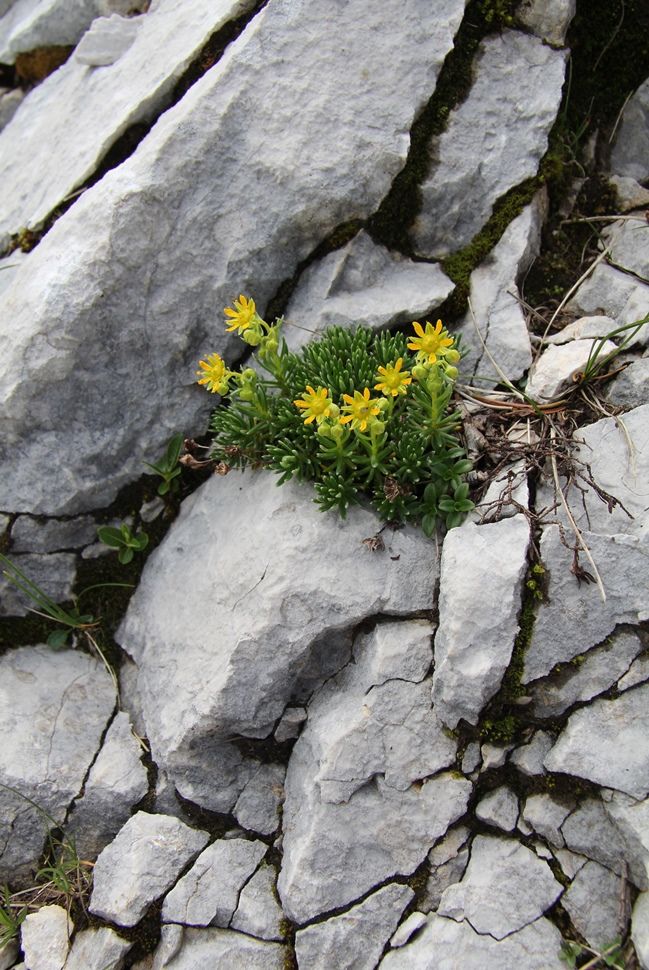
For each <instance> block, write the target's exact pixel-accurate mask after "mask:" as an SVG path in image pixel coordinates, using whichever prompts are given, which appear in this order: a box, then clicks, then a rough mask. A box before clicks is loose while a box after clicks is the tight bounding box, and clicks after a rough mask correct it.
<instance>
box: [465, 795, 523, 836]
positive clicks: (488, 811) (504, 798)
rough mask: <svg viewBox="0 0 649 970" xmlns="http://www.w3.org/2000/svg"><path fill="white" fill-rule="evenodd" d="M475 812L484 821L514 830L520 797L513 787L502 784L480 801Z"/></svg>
mask: <svg viewBox="0 0 649 970" xmlns="http://www.w3.org/2000/svg"><path fill="white" fill-rule="evenodd" d="M475 813H476V816H477V818H479V819H480V820H481V821H482V822H487V824H489V825H494V826H495V827H496V828H499V829H502V830H503V832H512V831H513V830H514V829H515V827H516V821H517V819H518V799H517V798H516V795H515V794H514V792H513V791H512V790H511V788H508V787H507V785H501V786H500V787H499V788H494V790H493V791H490V792H489V794H488V795H485V797H484V798H482V799H481V800H480V801H479V802H478V804H477V805H476V809H475Z"/></svg>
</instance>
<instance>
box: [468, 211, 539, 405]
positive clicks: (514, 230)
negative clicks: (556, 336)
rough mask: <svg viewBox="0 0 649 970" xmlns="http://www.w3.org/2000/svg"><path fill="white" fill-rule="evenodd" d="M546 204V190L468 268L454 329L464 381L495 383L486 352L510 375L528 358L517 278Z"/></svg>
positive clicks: (530, 254)
mask: <svg viewBox="0 0 649 970" xmlns="http://www.w3.org/2000/svg"><path fill="white" fill-rule="evenodd" d="M546 206H547V197H546V195H545V192H540V193H538V194H537V195H536V196H535V198H534V200H533V202H532V203H531V204H530V205H528V206H526V208H525V209H523V211H522V212H521V214H520V215H519V216H517V217H516V218H515V219H514V220H513V221H512V222H511V223H510V224H509V225H508V226H507V228H506V229H505V231H504V233H503V234H502V236H501V238H500V240H499V241H498V242H497V243H496V245H495V246H494V248H493V249H492V250H491V252H490V254H489V255H488V256H487V258H486V259H484V260H483V261H482V263H481V264H480V265H479V266H478V267H477V269H475V270H474V271H473V272H472V273H471V279H470V285H469V299H470V301H471V308H472V310H473V312H471V309H470V310H469V311H468V312H467V314H466V315H465V317H464V319H463V320H462V321H461V323H460V325H459V327H457V328H456V329H457V331H458V332H459V333H460V334H461V335H462V341H463V343H464V345H465V347H466V348H468V350H469V353H468V354H467V356H466V358H465V359H464V360H463V362H462V363H461V364H460V372H461V374H465V375H466V377H467V379H468V381H469V382H471V381H473V380H475V379H479V386H480V387H485V386H487V387H488V386H494V385H495V384H499V383H501V381H502V376H501V374H499V373H497V371H496V370H495V368H494V366H493V364H492V363H491V361H490V359H489V357H488V355H487V354H486V353H485V351H484V348H483V346H482V341H481V339H480V338H479V337H478V336H477V334H476V327H477V329H478V331H479V332H480V335H481V338H482V340H483V341H484V342H485V343H486V345H487V348H488V350H489V353H490V354H491V356H492V357H493V358H494V360H495V361H496V364H497V365H498V367H499V368H500V370H501V372H502V373H504V374H505V377H506V378H507V379H508V380H510V381H516V380H518V379H519V378H521V377H522V376H523V374H524V373H525V371H526V370H527V369H528V368H529V366H530V364H531V363H532V348H531V344H530V336H529V331H528V329H527V323H526V320H525V315H524V313H523V310H522V308H521V306H520V304H519V303H518V301H517V299H516V297H517V296H518V286H517V284H518V282H519V280H520V279H521V277H522V276H523V275H524V273H525V272H526V271H527V270H528V269H529V267H530V266H531V264H532V263H533V261H534V259H535V257H536V256H537V255H538V253H539V249H540V242H541V228H542V225H543V219H544V217H545V211H546Z"/></svg>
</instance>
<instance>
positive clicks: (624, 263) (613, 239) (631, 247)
mask: <svg viewBox="0 0 649 970" xmlns="http://www.w3.org/2000/svg"><path fill="white" fill-rule="evenodd" d="M602 237H603V240H604V243H605V244H606V245H607V247H608V249H609V250H610V254H611V255H610V258H611V261H612V262H613V263H615V264H616V265H617V266H619V267H620V268H621V269H625V270H627V271H628V272H630V273H635V274H636V276H639V277H640V278H641V279H647V277H649V229H648V228H647V220H646V219H645V215H644V212H642V213H640V214H638V217H637V218H636V219H632V218H626V219H620V220H619V221H618V222H613V223H611V225H610V226H607V227H606V229H604V231H603V232H602ZM643 330H644V332H645V333H644V335H643V338H644V339H643V342H644V343H646V342H647V339H648V338H647V334H649V324H645V326H644V327H643ZM618 339H621V338H618Z"/></svg>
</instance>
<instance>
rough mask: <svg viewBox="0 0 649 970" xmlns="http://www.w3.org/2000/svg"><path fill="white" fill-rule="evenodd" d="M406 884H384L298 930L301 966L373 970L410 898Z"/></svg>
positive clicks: (306, 969) (307, 968) (309, 969)
mask: <svg viewBox="0 0 649 970" xmlns="http://www.w3.org/2000/svg"><path fill="white" fill-rule="evenodd" d="M414 895H415V894H414V892H413V891H412V889H411V888H410V887H409V886H397V885H391V886H384V887H383V888H382V889H379V891H378V892H376V893H373V894H372V895H371V896H368V898H367V899H365V900H364V901H363V902H362V903H359V904H358V906H353V907H352V908H351V909H349V910H348V911H347V912H346V913H342V914H341V915H340V916H334V917H332V919H328V920H325V921H324V922H322V923H316V924H314V925H312V926H307V927H306V929H303V930H298V932H297V934H296V936H295V953H296V956H297V965H298V967H299V968H301V970H330V968H331V967H334V966H335V967H336V968H337V970H374V967H376V965H377V961H378V959H379V957H380V956H381V954H382V952H383V948H384V947H385V944H386V943H387V941H388V939H389V938H390V936H391V935H392V934H393V933H394V931H395V929H396V927H397V924H398V922H399V920H400V918H401V914H402V913H403V911H404V909H405V908H406V906H407V905H408V903H409V902H410V901H411V900H412V899H413V897H414Z"/></svg>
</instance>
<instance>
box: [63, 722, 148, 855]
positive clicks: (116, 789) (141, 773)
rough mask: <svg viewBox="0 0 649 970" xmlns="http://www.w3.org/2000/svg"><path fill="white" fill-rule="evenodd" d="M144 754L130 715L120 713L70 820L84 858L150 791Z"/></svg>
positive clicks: (99, 846) (106, 840)
mask: <svg viewBox="0 0 649 970" xmlns="http://www.w3.org/2000/svg"><path fill="white" fill-rule="evenodd" d="M141 755H142V749H141V747H140V745H139V743H138V741H137V740H136V738H135V737H134V736H133V732H132V731H131V722H130V720H129V717H128V714H125V713H124V712H123V711H120V712H118V714H117V715H116V717H115V720H114V721H113V723H112V724H111V726H110V728H109V729H108V733H107V734H106V738H105V740H104V743H103V745H102V748H101V751H100V752H99V755H98V756H97V760H96V761H95V763H94V764H93V766H92V768H91V769H90V774H89V775H88V779H87V781H86V784H85V788H84V793H83V796H82V797H81V798H80V799H79V800H78V801H77V802H76V803H75V805H74V808H73V809H72V812H71V813H70V816H69V818H68V821H67V823H66V833H67V834H68V836H70V837H72V838H74V843H75V847H76V849H77V852H78V854H79V855H80V856H81V858H83V859H95V858H96V857H97V856H98V855H99V853H100V852H101V850H102V849H103V848H104V847H105V846H106V845H108V843H109V842H111V841H112V839H114V837H115V836H116V835H117V833H118V832H119V830H120V829H121V827H122V826H123V825H124V824H125V822H127V821H128V819H129V817H130V815H131V810H132V808H133V806H134V805H135V804H136V803H137V802H139V801H140V799H141V798H144V796H145V795H146V793H147V791H148V790H149V782H148V778H147V773H146V768H145V767H144V765H143V764H142V761H141V760H140V759H141Z"/></svg>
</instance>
